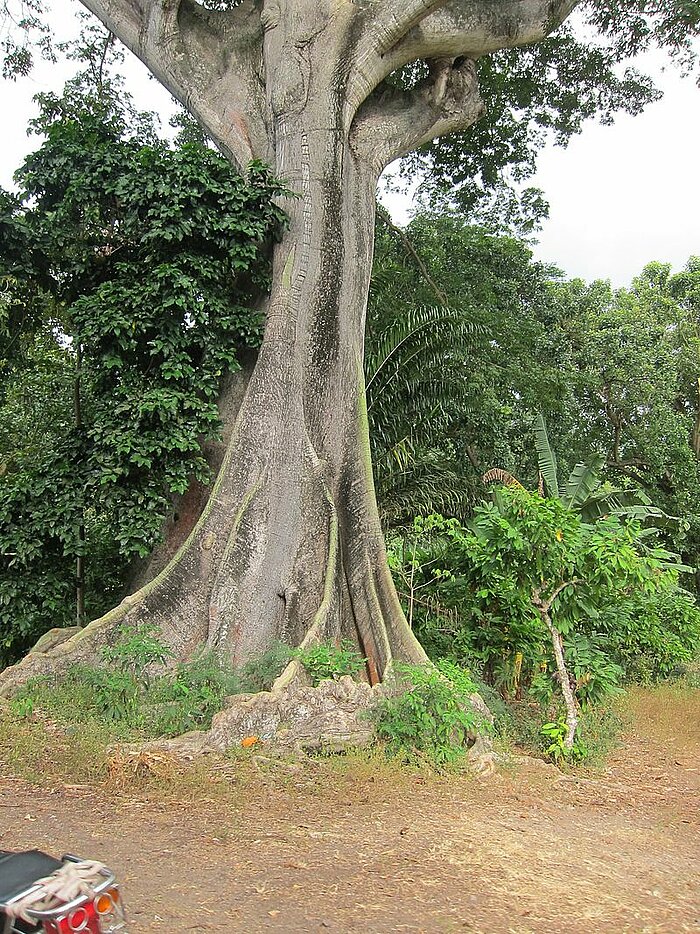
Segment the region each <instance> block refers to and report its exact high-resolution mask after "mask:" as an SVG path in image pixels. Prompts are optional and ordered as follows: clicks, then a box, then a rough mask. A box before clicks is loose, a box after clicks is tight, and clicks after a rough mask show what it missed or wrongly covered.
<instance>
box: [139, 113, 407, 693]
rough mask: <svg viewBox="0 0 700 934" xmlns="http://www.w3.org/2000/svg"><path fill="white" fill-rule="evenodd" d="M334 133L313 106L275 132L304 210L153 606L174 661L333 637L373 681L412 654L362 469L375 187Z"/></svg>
mask: <svg viewBox="0 0 700 934" xmlns="http://www.w3.org/2000/svg"><path fill="white" fill-rule="evenodd" d="M332 119H333V112H332V107H331V106H330V104H328V105H327V106H326V107H322V106H319V105H318V103H317V105H316V106H315V107H313V108H310V110H309V112H306V113H303V114H296V115H294V119H287V118H286V115H285V117H284V118H281V119H280V122H279V126H278V127H277V134H276V136H277V147H276V148H277V152H278V159H277V165H276V166H275V168H276V172H277V174H278V175H279V176H280V177H282V178H284V179H286V181H287V183H288V184H289V185H290V187H291V188H292V189H293V190H294V191H295V192H298V193H299V194H300V197H299V198H298V200H294V201H292V202H291V203H290V204H289V205H288V210H289V216H290V227H289V231H288V233H287V234H286V236H285V237H284V239H283V241H282V243H280V244H279V245H278V246H277V248H276V250H275V255H274V265H273V286H272V294H271V297H270V302H269V307H268V312H267V325H266V331H265V337H264V341H263V345H262V347H261V350H260V354H259V357H258V362H257V365H256V368H255V370H254V372H253V376H252V378H251V381H250V384H249V386H248V390H247V393H246V395H245V397H244V400H243V403H242V405H241V408H240V410H239V413H238V418H237V421H236V424H235V427H234V430H233V435H232V438H231V441H230V444H229V448H228V451H227V454H226V456H225V459H224V464H223V466H222V470H221V473H220V475H219V478H218V480H217V483H216V485H215V488H214V491H213V493H212V497H211V500H210V503H209V504H208V506H207V509H206V511H205V515H204V518H203V520H202V521H201V522H200V523H199V525H198V527H197V529H196V531H195V534H194V535H193V537H192V538H191V539H190V541H189V543H188V545H187V547H186V549H185V552H184V554H182V555H181V556H180V558H179V560H178V563H177V566H176V567H175V568H174V569H173V570H172V571H171V572H170V574H169V575H168V578H167V581H164V582H163V584H162V585H161V586H160V587H159V588H158V592H157V593H154V594H153V595H152V596H150V597H149V605H151V606H152V609H151V611H150V612H151V615H152V616H153V615H155V617H157V618H158V619H159V621H160V623H161V626H162V628H163V629H164V631H166V630H167V632H168V637H169V638H170V639H172V641H177V634H179V633H182V635H183V639H182V645H181V646H179V648H181V650H182V651H183V653H187V652H188V651H189V650H190V649H191V648H192V647H193V643H199V642H202V641H204V642H205V643H206V644H207V645H209V646H211V647H213V648H215V649H216V650H217V651H218V652H220V653H221V654H222V655H224V656H226V657H230V658H232V659H233V660H234V662H236V663H239V662H242V661H244V660H246V659H248V658H250V657H251V656H253V655H255V654H257V653H260V652H262V651H264V650H265V649H266V648H268V647H269V646H270V645H271V644H272V643H273V642H274V641H276V640H281V641H284V642H287V643H289V644H292V645H298V644H300V643H301V642H302V641H303V640H304V639H305V638H307V636H308V635H309V634H310V633H312V638H318V639H330V640H336V639H338V638H340V637H344V638H349V639H351V640H352V641H353V642H354V643H356V644H357V646H358V648H359V650H360V651H361V652H362V653H363V654H364V655H366V657H367V658H368V660H369V663H368V669H369V676H370V678H371V679H372V680H377V679H379V678H381V676H382V674H383V672H384V670H385V668H386V666H387V664H388V663H389V661H390V660H391V658H392V656H393V655H394V654H398V655H399V657H401V658H404V659H410V660H413V661H418V660H422V659H423V655H422V652H421V650H420V649H419V647H418V646H417V644H416V642H415V640H414V638H413V636H412V634H411V633H410V631H409V629H408V627H407V625H406V623H405V620H404V618H403V614H402V612H401V608H400V605H399V602H398V599H397V597H396V594H395V591H394V588H393V584H392V582H391V579H390V576H389V573H388V570H387V565H386V557H385V554H384V546H383V541H382V535H381V530H380V527H379V519H378V513H377V508H376V503H375V499H374V490H373V483H372V475H371V465H370V460H369V439H368V430H367V416H366V411H365V404H364V382H363V374H362V357H363V336H364V325H365V311H366V300H367V292H368V287H369V277H370V272H371V267H372V245H373V232H374V210H373V206H374V191H375V186H376V175H375V173H374V171H373V170H372V169H371V167H370V166H368V165H363V164H362V163H360V162H359V161H358V160H357V159H356V157H355V156H354V155H353V153H352V151H351V148H350V145H349V140H348V139H347V138H346V139H344V138H343V136H344V134H343V132H342V128H340V127H338V128H337V131H336V132H332V131H329V129H328V127H329V122H330V121H331V120H332ZM193 620H197V621H198V625H197V626H196V627H193V626H192V621H193Z"/></svg>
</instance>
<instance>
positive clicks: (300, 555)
mask: <svg viewBox="0 0 700 934" xmlns="http://www.w3.org/2000/svg"><path fill="white" fill-rule="evenodd" d="M83 2H84V4H85V6H87V7H88V8H89V9H90V10H91V11H92V12H93V13H95V14H96V15H97V16H98V17H99V18H100V19H101V20H102V21H103V22H104V23H105V24H106V25H107V26H108V28H109V29H110V30H112V31H113V32H114V33H115V34H116V35H117V36H118V37H119V38H120V39H121V40H122V41H123V42H124V43H125V44H126V45H127V46H128V47H129V48H130V49H131V50H132V51H133V52H134V53H135V54H136V55H137V56H138V57H139V58H140V59H141V60H142V61H143V62H144V63H145V64H146V65H147V66H148V68H149V69H150V70H151V71H152V72H153V74H154V75H155V76H156V77H157V78H158V79H159V80H160V81H161V82H162V83H163V84H164V85H165V86H166V87H167V88H168V89H169V90H170V91H171V92H172V93H173V94H174V96H175V97H176V98H178V99H179V100H180V101H181V102H182V103H183V104H184V105H185V107H186V108H187V109H188V110H189V111H190V112H191V113H192V114H194V116H195V117H196V118H197V120H198V121H199V122H200V123H201V125H202V126H203V127H204V129H205V130H206V132H207V133H208V134H209V135H210V136H211V137H212V138H213V139H214V140H215V141H216V143H217V144H218V145H219V147H220V148H221V149H222V151H223V152H224V153H225V154H227V155H228V156H229V157H230V158H231V160H232V161H233V162H234V163H235V164H237V165H238V166H239V167H240V168H241V169H242V170H243V171H245V168H246V166H247V165H248V163H249V162H250V161H251V160H253V159H258V160H262V161H264V162H266V163H267V164H268V165H270V166H271V167H272V169H273V171H274V173H275V174H276V175H277V176H278V177H279V178H281V179H283V180H285V182H286V183H287V185H288V186H289V188H290V189H291V190H292V191H294V192H295V193H296V194H297V197H296V198H291V199H289V200H288V201H287V202H286V205H285V207H286V210H287V213H288V216H289V227H288V229H287V231H286V232H285V234H284V236H283V237H282V239H281V241H280V242H279V243H278V244H277V245H276V246H275V249H274V256H273V280H272V288H271V294H270V296H269V299H268V303H267V308H266V327H265V335H264V340H263V344H262V347H261V349H260V352H259V355H258V358H257V362H256V365H255V367H254V369H252V371H251V373H250V375H249V379H248V381H247V383H246V385H245V386H243V388H242V390H241V392H240V393H239V395H238V397H237V400H236V414H235V421H234V423H233V427H232V429H231V431H230V438H229V439H228V447H227V450H226V453H225V456H224V458H223V463H222V465H221V469H220V472H219V475H218V478H217V480H216V482H215V485H214V487H213V490H212V493H211V496H210V498H209V500H208V502H207V504H206V506H205V507H204V509H203V510H202V512H201V515H200V517H199V519H198V521H197V523H196V525H195V526H194V528H193V530H192V532H191V534H190V535H189V536H188V538H187V540H186V541H185V542H184V544H183V545H182V547H180V549H179V550H178V552H177V554H176V555H175V556H174V557H173V558H172V560H171V561H170V562H169V564H168V565H167V567H165V569H164V570H162V571H161V572H160V574H159V575H158V576H157V577H156V578H155V579H154V580H153V581H151V582H150V583H149V584H147V585H146V586H145V587H144V588H142V589H141V590H140V591H139V592H138V593H137V594H135V595H134V596H133V597H130V598H127V600H126V601H124V603H123V604H122V605H121V606H120V607H118V608H117V609H116V610H114V611H112V612H111V613H110V614H108V615H107V616H106V617H103V618H102V619H101V620H98V621H96V622H95V623H93V624H91V626H90V627H88V628H87V630H84V631H83V632H81V633H80V634H79V635H78V636H77V637H74V638H73V639H72V640H71V641H70V642H68V643H66V644H64V645H62V646H61V648H60V655H61V657H62V658H63V659H64V660H66V659H69V658H71V657H76V656H79V655H80V654H84V653H85V651H86V648H87V646H88V645H89V644H90V643H91V641H92V640H93V637H95V638H98V637H100V636H101V634H103V633H104V631H105V630H109V629H113V628H114V627H115V626H116V625H120V624H122V623H124V622H126V621H128V622H132V623H133V622H140V621H143V620H149V621H152V622H154V623H157V624H158V625H159V626H160V628H161V630H162V633H163V637H164V639H165V640H166V641H167V642H168V643H169V644H170V645H172V647H173V648H174V650H175V651H176V653H177V655H178V656H180V657H185V656H187V655H188V654H190V653H191V652H192V651H193V650H195V649H196V648H197V647H198V646H201V645H207V646H209V647H211V648H213V649H215V650H216V651H217V652H220V653H221V654H222V655H224V656H226V657H228V658H230V659H232V660H233V661H234V662H235V663H239V662H241V661H243V660H245V659H247V658H250V657H251V656H252V655H255V654H256V653H259V652H261V651H263V650H265V649H266V648H267V647H268V646H269V645H270V644H272V643H273V642H274V641H276V640H283V641H284V642H287V643H289V644H293V645H299V644H302V643H304V641H306V642H307V643H308V642H310V641H313V640H335V639H338V638H339V637H345V638H349V639H351V640H352V641H353V642H354V643H355V644H356V645H357V646H358V648H359V650H360V651H361V653H362V654H363V655H364V656H365V657H366V658H367V659H368V665H367V674H368V678H369V680H370V681H371V682H377V681H380V680H382V678H383V677H384V675H385V673H386V672H387V670H388V668H389V667H390V665H391V662H392V660H394V659H400V660H403V661H412V662H421V661H422V660H424V658H425V656H424V654H423V652H422V649H421V648H420V646H419V644H418V642H417V641H416V639H415V638H414V636H413V634H412V633H411V630H410V629H409V627H408V625H407V623H406V620H405V618H404V615H403V613H402V611H401V607H400V604H399V601H398V599H397V596H396V592H395V590H394V586H393V583H392V579H391V576H390V573H389V570H388V567H387V562H386V556H385V551H384V544H383V539H382V533H381V528H380V524H379V519H378V513H377V506H376V501H375V495H374V489H373V481H372V468H371V463H370V456H369V440H368V428H367V415H366V407H365V391H364V381H363V365H362V364H363V337H364V326H365V310H366V303H367V294H368V288H369V278H370V272H371V266H372V245H373V233H374V219H375V218H374V212H375V191H376V186H377V181H378V178H379V175H380V173H381V172H382V170H383V169H384V167H385V166H387V165H388V164H389V163H390V162H392V161H393V160H394V159H396V158H397V157H400V156H402V155H404V154H406V153H408V152H411V151H413V150H415V149H416V148H417V147H420V146H422V145H424V144H426V143H427V142H429V141H431V140H433V139H436V138H438V137H440V136H442V135H445V134H450V133H453V132H455V131H459V130H463V129H465V128H466V127H468V126H469V125H471V124H472V123H474V122H475V121H476V120H478V119H479V117H480V116H481V114H482V111H483V105H482V101H481V98H480V95H479V86H478V81H477V77H476V68H475V61H476V60H477V59H478V58H479V57H481V56H485V55H488V54H489V53H493V52H495V51H496V50H499V49H503V48H510V47H515V46H519V45H523V44H527V43H534V42H537V41H538V40H541V39H543V38H544V37H546V36H547V35H548V34H549V33H550V32H551V31H552V30H553V29H554V28H555V27H556V26H557V25H558V24H559V23H560V22H562V20H564V19H565V18H566V17H567V16H568V14H569V13H570V12H571V10H572V9H573V7H574V6H575V5H576V0H242V2H235V0H233V2H231V0H229V2H224V3H216V4H207V6H206V7H205V6H202V5H200V4H198V3H196V2H193V0H83ZM412 64H415V66H416V74H417V75H418V79H417V80H414V81H413V82H411V84H410V86H409V88H408V89H407V88H406V85H405V83H404V84H403V85H402V84H401V83H397V82H395V81H392V76H395V75H396V74H397V73H398V72H400V71H401V70H402V69H405V68H406V66H411V65H412ZM40 669H41V665H40V664H39V663H38V662H37V657H36V656H35V657H34V659H33V661H29V662H25V663H24V665H21V666H20V668H19V670H18V671H15V672H9V671H8V672H6V674H5V678H4V685H3V688H2V689H3V690H10V689H11V687H12V685H13V684H15V683H16V682H17V680H18V679H19V678H24V677H26V676H27V675H28V674H29V673H30V672H32V671H36V670H40Z"/></svg>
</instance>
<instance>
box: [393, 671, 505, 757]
mask: <svg viewBox="0 0 700 934" xmlns="http://www.w3.org/2000/svg"><path fill="white" fill-rule="evenodd" d="M396 674H397V678H398V684H399V686H402V687H404V688H405V690H403V691H402V692H401V693H398V694H396V695H394V696H389V697H386V698H385V699H384V700H383V701H382V702H381V703H380V704H379V705H378V707H377V710H376V712H375V718H376V729H377V736H378V738H379V739H380V740H381V741H383V742H384V744H385V747H386V750H387V752H388V753H389V754H390V755H394V756H398V757H400V758H403V759H411V758H415V757H417V758H419V759H427V760H428V761H429V762H430V763H431V764H432V765H434V766H436V767H438V768H443V767H445V766H450V765H454V764H455V763H457V762H458V761H459V760H460V759H461V758H462V757H463V756H464V754H465V752H466V751H467V748H468V746H469V743H470V740H471V739H472V738H473V735H474V732H475V731H476V730H477V729H486V728H487V726H486V723H485V721H484V720H483V718H482V717H480V716H479V715H478V714H477V713H476V712H475V710H474V708H473V706H472V703H471V701H470V695H472V694H474V693H475V692H476V685H475V683H474V682H473V680H472V679H471V676H470V675H469V672H467V671H465V670H464V669H461V668H458V667H457V666H456V665H453V664H451V663H449V662H445V661H443V662H438V663H437V665H436V666H432V665H430V666H425V667H417V666H409V665H402V666H397V668H396Z"/></svg>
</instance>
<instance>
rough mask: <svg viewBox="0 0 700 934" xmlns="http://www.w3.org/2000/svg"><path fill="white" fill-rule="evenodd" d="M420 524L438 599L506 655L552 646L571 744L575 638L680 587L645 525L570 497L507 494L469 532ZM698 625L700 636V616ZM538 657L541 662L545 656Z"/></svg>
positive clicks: (425, 565) (425, 566)
mask: <svg viewBox="0 0 700 934" xmlns="http://www.w3.org/2000/svg"><path fill="white" fill-rule="evenodd" d="M417 528H418V530H419V532H420V534H421V535H422V538H423V546H425V542H426V540H427V539H428V538H431V539H432V540H431V541H430V545H429V548H428V549H425V547H424V549H423V551H422V553H421V552H419V566H418V567H419V570H420V575H422V578H421V577H419V578H418V579H419V580H421V579H422V580H423V581H425V580H426V579H427V580H430V579H432V581H433V582H434V587H433V588H432V599H433V600H434V601H435V600H439V602H440V604H441V605H442V606H443V607H447V608H450V607H452V608H457V610H458V612H460V613H461V614H463V617H467V619H465V618H463V619H462V620H461V621H460V624H461V625H463V626H464V625H468V626H471V627H472V628H474V629H475V630H477V632H479V629H480V630H481V631H480V633H479V635H480V638H481V639H482V640H490V643H491V648H492V651H495V652H497V653H498V652H501V653H503V652H510V653H511V654H512V655H514V656H515V655H516V654H518V653H521V652H522V651H527V648H528V647H530V649H531V650H532V649H534V648H536V647H537V646H538V645H541V644H542V642H543V640H546V641H548V642H549V643H550V645H551V651H552V656H553V659H554V663H555V668H556V678H557V680H558V682H559V685H560V689H561V694H562V699H563V701H564V705H565V707H566V721H567V726H568V735H567V738H566V741H565V745H566V746H567V747H568V748H571V747H572V746H573V743H574V738H575V734H576V728H577V724H578V713H577V698H576V681H575V679H574V678H573V677H572V674H571V671H570V665H569V664H568V663H567V658H566V650H565V639H566V640H570V641H572V642H573V641H574V640H575V638H576V637H577V636H580V635H581V634H583V633H585V632H587V631H588V632H591V628H592V627H591V620H594V619H595V618H596V617H597V616H598V615H599V614H600V613H602V612H603V611H606V610H608V609H609V608H610V607H614V606H615V605H616V604H617V605H620V606H621V607H622V606H625V605H627V604H629V602H630V601H631V600H633V599H637V598H638V596H639V594H640V593H641V594H643V595H645V596H646V597H647V598H648V599H649V600H651V599H653V598H654V597H655V596H656V595H658V594H659V593H661V592H663V591H668V590H669V589H671V590H673V589H675V588H677V579H676V577H675V575H674V574H673V573H672V572H668V571H667V566H668V565H669V563H670V561H671V557H672V556H670V555H669V554H668V553H667V552H665V551H663V550H662V549H659V548H655V549H643V548H642V546H641V540H640V532H641V528H640V526H639V525H638V524H637V523H635V522H630V523H627V524H623V523H622V522H621V521H620V519H619V518H618V517H617V516H608V517H606V518H602V519H599V520H598V521H597V522H595V523H588V522H584V521H583V520H582V519H581V517H580V515H579V514H577V513H576V512H574V511H573V510H571V509H568V508H566V506H565V505H564V504H563V503H562V502H561V501H560V500H558V499H544V498H542V497H541V496H539V494H537V493H530V492H528V491H527V490H524V489H523V488H522V487H506V488H502V489H499V490H498V491H497V493H496V496H495V500H494V502H493V503H487V504H484V505H483V506H480V507H479V508H478V509H477V510H476V511H475V515H474V519H473V521H472V523H471V525H470V527H469V528H465V527H463V526H462V525H460V524H459V523H458V522H457V521H456V520H450V519H444V518H442V517H439V516H433V517H429V518H428V519H425V520H417ZM414 555H415V552H414ZM412 570H414V571H415V568H412ZM414 581H415V578H414ZM424 593H425V591H424ZM468 617H471V619H468ZM695 617H697V611H696V613H695ZM689 629H691V630H692V632H691V633H690V638H691V639H692V638H695V639H697V636H698V627H697V618H695V620H694V622H693V623H692V624H691V625H690V626H689ZM693 632H694V634H695V635H694V636H693ZM532 655H533V658H532V661H533V663H535V664H536V663H537V661H538V659H537V651H533V652H532ZM521 657H522V656H521ZM617 671H618V673H621V669H617Z"/></svg>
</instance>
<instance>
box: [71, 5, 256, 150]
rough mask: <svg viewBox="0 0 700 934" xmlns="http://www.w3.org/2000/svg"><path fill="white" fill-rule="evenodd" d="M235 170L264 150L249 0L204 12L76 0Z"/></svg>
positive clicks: (252, 12)
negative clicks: (201, 129) (234, 164)
mask: <svg viewBox="0 0 700 934" xmlns="http://www.w3.org/2000/svg"><path fill="white" fill-rule="evenodd" d="M82 2H83V4H84V6H86V7H87V8H88V9H89V10H90V11H91V12H92V13H94V14H95V15H96V16H97V17H98V18H99V19H100V20H101V21H102V22H103V23H104V24H105V25H106V26H107V27H108V28H109V29H110V30H111V31H112V32H113V33H114V34H115V35H116V36H118V37H119V39H121V41H122V42H123V43H124V44H125V45H126V46H127V48H129V49H130V50H131V51H132V52H133V53H134V54H135V55H136V56H137V57H138V58H140V59H141V61H142V62H143V63H144V64H145V65H146V67H147V68H148V69H149V70H150V71H151V72H152V73H153V74H154V75H155V77H156V78H158V80H159V81H160V82H161V84H163V85H164V86H165V87H166V88H167V89H168V90H169V91H170V93H171V94H172V95H173V96H174V97H176V98H177V99H178V100H179V101H180V102H181V103H182V104H183V105H184V106H185V107H186V108H187V109H188V110H189V111H190V113H192V114H193V115H194V116H195V117H196V118H197V119H198V120H199V121H200V123H201V124H202V126H203V127H204V129H205V130H206V131H207V133H209V134H210V135H211V136H212V138H213V139H214V140H215V141H216V142H217V143H218V144H219V146H220V147H221V148H222V150H224V152H226V154H227V155H229V156H230V157H231V158H233V159H234V160H235V161H236V162H237V163H238V164H239V166H240V167H241V168H244V167H245V166H246V165H247V163H248V162H249V161H250V160H251V159H252V158H254V157H257V158H265V157H266V156H267V155H268V141H267V131H266V128H265V124H264V114H265V104H264V97H262V95H261V90H260V81H259V77H258V69H259V66H260V58H261V53H262V24H261V21H260V11H259V8H258V6H257V5H256V4H255V3H254V0H244V2H243V3H242V4H241V5H240V6H238V7H235V8H234V9H232V10H228V11H223V12H215V11H211V10H206V9H205V8H204V7H202V6H200V5H199V4H198V3H196V2H194V0H141V2H139V0H82Z"/></svg>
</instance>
